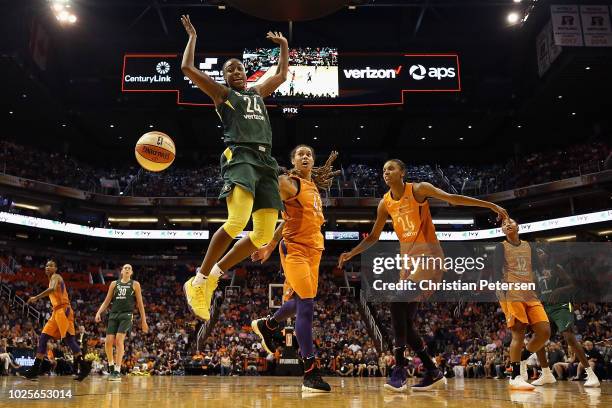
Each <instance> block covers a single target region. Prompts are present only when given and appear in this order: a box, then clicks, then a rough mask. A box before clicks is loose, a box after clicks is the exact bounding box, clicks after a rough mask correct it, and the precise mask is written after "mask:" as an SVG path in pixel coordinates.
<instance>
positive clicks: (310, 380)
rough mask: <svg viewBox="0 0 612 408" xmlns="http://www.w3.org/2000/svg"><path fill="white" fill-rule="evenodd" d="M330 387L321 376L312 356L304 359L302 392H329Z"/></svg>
mask: <svg viewBox="0 0 612 408" xmlns="http://www.w3.org/2000/svg"><path fill="white" fill-rule="evenodd" d="M330 391H331V387H330V385H329V384H328V383H326V382H325V380H323V378H321V373H320V372H319V368H318V367H317V364H316V361H315V358H314V357H311V358H307V359H304V382H303V383H302V392H330Z"/></svg>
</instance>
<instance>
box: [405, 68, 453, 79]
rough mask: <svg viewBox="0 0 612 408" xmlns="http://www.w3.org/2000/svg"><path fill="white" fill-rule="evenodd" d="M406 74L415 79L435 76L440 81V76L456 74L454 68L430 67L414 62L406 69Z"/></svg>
mask: <svg viewBox="0 0 612 408" xmlns="http://www.w3.org/2000/svg"><path fill="white" fill-rule="evenodd" d="M408 74H409V75H410V76H411V77H412V78H413V79H415V80H416V81H421V80H423V79H425V78H426V77H429V78H436V79H437V80H438V81H440V80H441V79H442V78H454V77H455V76H456V73H455V68H445V67H431V68H429V69H427V68H425V67H424V66H423V65H421V64H415V65H413V66H411V67H410V69H408Z"/></svg>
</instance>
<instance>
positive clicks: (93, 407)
mask: <svg viewBox="0 0 612 408" xmlns="http://www.w3.org/2000/svg"><path fill="white" fill-rule="evenodd" d="M327 380H328V381H329V383H330V384H331V386H332V388H333V390H332V392H331V393H329V394H302V392H301V378H298V377H194V376H190V377H127V378H123V379H122V382H121V383H114V382H109V381H107V380H106V379H105V378H104V377H97V376H96V377H91V378H88V379H86V380H85V381H83V382H82V383H76V382H75V381H73V380H72V378H69V377H42V378H41V379H40V380H39V381H38V382H29V381H26V380H23V379H20V378H16V377H1V378H0V384H2V387H1V389H2V391H1V395H0V407H15V406H28V407H79V408H127V407H155V408H161V407H173V408H182V407H194V408H195V407H215V408H220V407H232V408H242V407H245V408H246V407H249V408H251V407H261V408H267V407H270V408H272V407H317V408H335V407H350V408H356V407H367V408H375V407H393V406H405V407H411V408H420V407H426V408H431V407H470V408H484V407H521V406H522V407H541V406H550V407H555V408H564V407H568V408H569V407H572V408H577V407H610V406H612V385H611V384H610V383H603V384H602V387H601V388H595V389H588V388H584V387H583V386H582V384H581V383H576V382H566V381H561V382H558V383H557V384H553V385H547V386H545V387H542V388H538V389H537V390H536V391H532V392H509V390H508V387H507V380H483V379H479V380H472V379H465V380H464V379H451V380H449V381H448V384H447V385H446V386H445V388H442V389H440V390H438V391H434V392H429V393H411V392H410V391H408V392H407V393H403V394H397V393H392V392H389V391H386V390H384V389H383V384H384V380H383V379H382V378H338V377H328V378H327ZM50 389H56V390H71V391H72V398H71V399H65V400H37V401H33V400H19V399H10V391H11V390H50Z"/></svg>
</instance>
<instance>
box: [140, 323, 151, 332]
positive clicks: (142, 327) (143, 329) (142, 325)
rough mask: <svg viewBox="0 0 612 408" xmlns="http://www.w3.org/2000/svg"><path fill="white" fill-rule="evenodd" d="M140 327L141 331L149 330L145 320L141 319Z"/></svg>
mask: <svg viewBox="0 0 612 408" xmlns="http://www.w3.org/2000/svg"><path fill="white" fill-rule="evenodd" d="M141 329H142V332H143V333H148V332H149V325H148V324H147V321H146V320H143V321H142V324H141Z"/></svg>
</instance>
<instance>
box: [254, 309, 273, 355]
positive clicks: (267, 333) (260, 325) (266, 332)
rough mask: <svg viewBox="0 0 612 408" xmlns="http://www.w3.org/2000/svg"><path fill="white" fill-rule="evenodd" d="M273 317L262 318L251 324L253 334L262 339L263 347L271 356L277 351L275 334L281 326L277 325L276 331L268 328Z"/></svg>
mask: <svg viewBox="0 0 612 408" xmlns="http://www.w3.org/2000/svg"><path fill="white" fill-rule="evenodd" d="M270 319H271V317H270V316H267V317H262V318H261V319H257V320H253V321H252V322H251V327H252V328H253V332H255V334H256V335H258V336H259V338H260V339H261V345H262V346H263V348H264V349H265V350H266V351H267V352H268V353H270V354H274V352H275V351H276V344H274V340H273V336H274V332H275V331H277V330H278V329H279V327H280V326H279V325H278V324H277V327H276V329H271V328H270V327H269V326H268V320H270Z"/></svg>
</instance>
